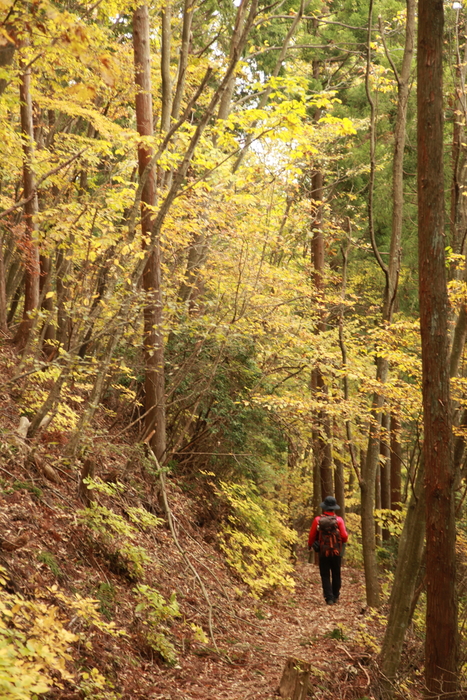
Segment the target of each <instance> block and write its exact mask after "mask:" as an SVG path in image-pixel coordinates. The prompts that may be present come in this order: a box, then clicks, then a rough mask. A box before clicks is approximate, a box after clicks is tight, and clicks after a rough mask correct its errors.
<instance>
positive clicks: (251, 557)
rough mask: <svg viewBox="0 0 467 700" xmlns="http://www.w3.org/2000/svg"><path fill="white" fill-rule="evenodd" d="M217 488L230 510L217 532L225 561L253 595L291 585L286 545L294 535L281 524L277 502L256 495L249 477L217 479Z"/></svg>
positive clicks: (291, 567) (281, 517)
mask: <svg viewBox="0 0 467 700" xmlns="http://www.w3.org/2000/svg"><path fill="white" fill-rule="evenodd" d="M217 491H218V494H219V495H220V496H221V497H222V498H223V499H225V500H227V502H228V504H229V506H230V511H231V512H230V515H229V516H228V521H227V522H226V523H224V525H223V526H222V532H221V535H220V546H221V548H222V550H223V552H224V554H225V557H226V560H227V563H228V564H229V565H230V566H231V567H232V568H233V569H234V570H235V571H236V572H237V573H238V574H239V575H240V577H241V578H242V580H243V581H244V582H245V583H246V584H247V585H248V586H249V587H250V589H251V591H252V593H253V594H254V595H256V596H259V595H261V594H262V593H264V592H265V591H267V590H268V589H273V588H277V587H284V588H288V589H292V588H293V587H294V581H293V579H292V577H291V576H290V574H291V573H292V571H293V566H292V564H291V563H290V561H289V559H290V553H291V549H290V548H291V545H292V544H293V543H294V542H295V541H296V540H297V535H296V533H295V532H294V531H293V530H291V529H290V528H288V527H287V526H286V525H285V524H284V515H283V514H282V513H281V512H280V511H279V504H276V503H274V502H273V501H271V500H270V499H268V498H266V497H265V496H262V495H260V494H259V492H258V489H257V488H256V486H255V485H254V484H253V483H252V482H251V481H248V482H246V483H244V484H227V483H225V482H223V481H221V482H220V483H219V487H218V489H217Z"/></svg>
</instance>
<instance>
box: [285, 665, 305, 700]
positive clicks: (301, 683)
mask: <svg viewBox="0 0 467 700" xmlns="http://www.w3.org/2000/svg"><path fill="white" fill-rule="evenodd" d="M310 670H311V664H309V663H306V662H305V661H300V659H293V658H289V659H287V663H286V665H285V668H284V671H283V673H282V678H281V682H280V685H279V695H280V696H281V698H283V700H306V697H307V693H308V688H309V684H310Z"/></svg>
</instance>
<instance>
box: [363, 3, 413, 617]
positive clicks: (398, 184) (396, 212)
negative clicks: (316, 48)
mask: <svg viewBox="0 0 467 700" xmlns="http://www.w3.org/2000/svg"><path fill="white" fill-rule="evenodd" d="M372 9H373V2H372V0H370V10H369V23H368V27H369V30H368V60H367V76H366V89H367V96H368V102H369V104H370V109H371V129H370V151H371V155H370V188H369V199H368V220H369V231H370V241H371V245H372V248H373V252H374V254H375V257H376V260H377V262H378V264H379V265H380V267H381V269H382V270H383V272H384V274H385V277H386V286H385V292H384V300H383V318H382V320H383V323H391V321H392V315H393V311H394V305H395V301H396V295H397V285H398V279H399V268H400V248H401V236H402V214H403V203H404V192H403V157H404V146H405V137H406V121H407V102H408V96H409V85H410V69H411V64H412V57H413V49H414V31H415V0H407V21H406V35H405V46H404V56H403V59H402V67H401V73H400V75H399V74H398V72H397V69H396V67H395V65H394V64H393V63H392V60H391V59H390V56H389V54H388V57H389V59H390V62H391V65H392V67H393V70H394V73H395V76H396V79H397V82H398V103H397V120H396V127H395V132H394V159H393V192H392V198H393V213H392V231H391V243H390V254H389V261H388V264H387V265H386V264H385V263H384V262H383V261H382V259H381V255H380V253H379V251H378V248H377V246H376V239H375V232H374V223H373V186H374V176H375V172H376V162H375V149H376V129H375V126H376V122H375V105H374V101H373V98H372V96H371V94H370V89H369V74H370V51H371V26H372ZM381 33H382V28H381ZM382 36H383V38H384V34H383V33H382ZM387 375H388V362H387V360H386V358H384V357H377V360H376V379H377V381H378V382H380V383H381V385H384V384H385V383H386V378H387ZM381 393H382V391H381ZM383 403H384V399H383V396H382V395H381V394H380V395H378V394H377V393H375V395H374V396H373V404H372V410H371V415H372V417H371V423H370V432H369V436H368V450H367V458H366V462H365V469H364V470H363V471H362V540H363V557H364V563H365V582H366V591H367V602H368V605H371V606H372V607H378V606H379V590H378V583H377V564H376V551H375V545H374V537H373V533H374V523H373V522H372V521H373V510H374V502H375V497H374V483H375V474H376V470H377V465H378V460H379V440H380V426H381V410H382V407H383Z"/></svg>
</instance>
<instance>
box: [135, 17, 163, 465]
mask: <svg viewBox="0 0 467 700" xmlns="http://www.w3.org/2000/svg"><path fill="white" fill-rule="evenodd" d="M133 48H134V60H135V81H136V85H137V86H138V91H137V94H136V120H137V128H138V133H139V134H140V136H152V135H153V115H152V93H151V53H150V40H149V12H148V7H147V5H142V6H141V7H139V8H138V9H137V10H136V11H135V13H134V15H133ZM169 115H170V111H169ZM152 155H153V150H152V148H150V147H149V146H147V145H144V144H140V145H139V147H138V163H139V175H140V177H141V176H142V175H143V173H144V171H145V169H146V166H147V165H148V163H149V162H150V160H151V158H152ZM156 196H157V194H156V175H155V169H154V168H152V169H151V172H150V174H149V177H148V178H147V181H146V184H145V186H144V188H143V192H142V196H141V227H142V232H143V239H144V238H146V237H151V234H152V228H153V221H152V213H151V209H150V208H149V207H154V206H155V205H156ZM143 288H144V290H145V292H146V297H147V303H146V306H145V308H144V358H145V365H146V371H145V381H144V391H145V405H144V410H145V414H146V417H145V429H144V434H145V438H146V439H148V440H149V442H150V445H151V447H152V449H153V451H154V453H155V455H156V457H157V459H158V461H159V462H161V463H162V462H163V461H164V459H165V448H166V442H165V441H166V426H165V381H164V337H163V330H162V320H163V317H162V314H163V305H162V289H161V260H160V244H159V238H157V240H156V242H155V247H154V251H153V252H152V253H151V255H150V258H149V260H148V261H147V263H146V267H145V269H144V272H143Z"/></svg>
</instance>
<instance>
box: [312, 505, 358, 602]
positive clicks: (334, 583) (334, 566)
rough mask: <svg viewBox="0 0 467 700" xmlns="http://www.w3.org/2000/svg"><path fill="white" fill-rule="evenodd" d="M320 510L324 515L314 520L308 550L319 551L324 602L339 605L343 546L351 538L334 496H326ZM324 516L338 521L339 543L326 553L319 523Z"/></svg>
mask: <svg viewBox="0 0 467 700" xmlns="http://www.w3.org/2000/svg"><path fill="white" fill-rule="evenodd" d="M320 508H322V509H323V514H322V515H317V516H316V518H315V519H314V520H313V523H312V525H311V528H310V534H309V536H308V549H314V550H315V551H319V573H320V575H321V583H322V586H323V594H324V600H325V601H326V603H327V604H328V605H334V603H337V602H338V600H339V594H340V590H341V562H342V554H343V550H342V545H344V544H345V543H346V542H347V540H348V539H349V536H348V534H347V530H346V529H345V523H344V521H343V520H342V518H341V517H340V516H339V515H336V512H335V511H336V510H340V506H339V505H337V501H336V499H335V498H334V496H326V498H325V499H324V501H323V502H322V503H321V504H320ZM324 516H331V517H335V518H336V521H337V530H338V533H336V535H337V543H336V546H335V549H333V550H331V551H329V550H327V551H325V549H324V546H323V537H322V535H321V537H320V530H319V521H320V520H321V518H322V517H324ZM339 539H340V542H339ZM315 543H318V545H319V549H318V545H317V544H315ZM313 545H315V546H313ZM331 578H332V580H331Z"/></svg>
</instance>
